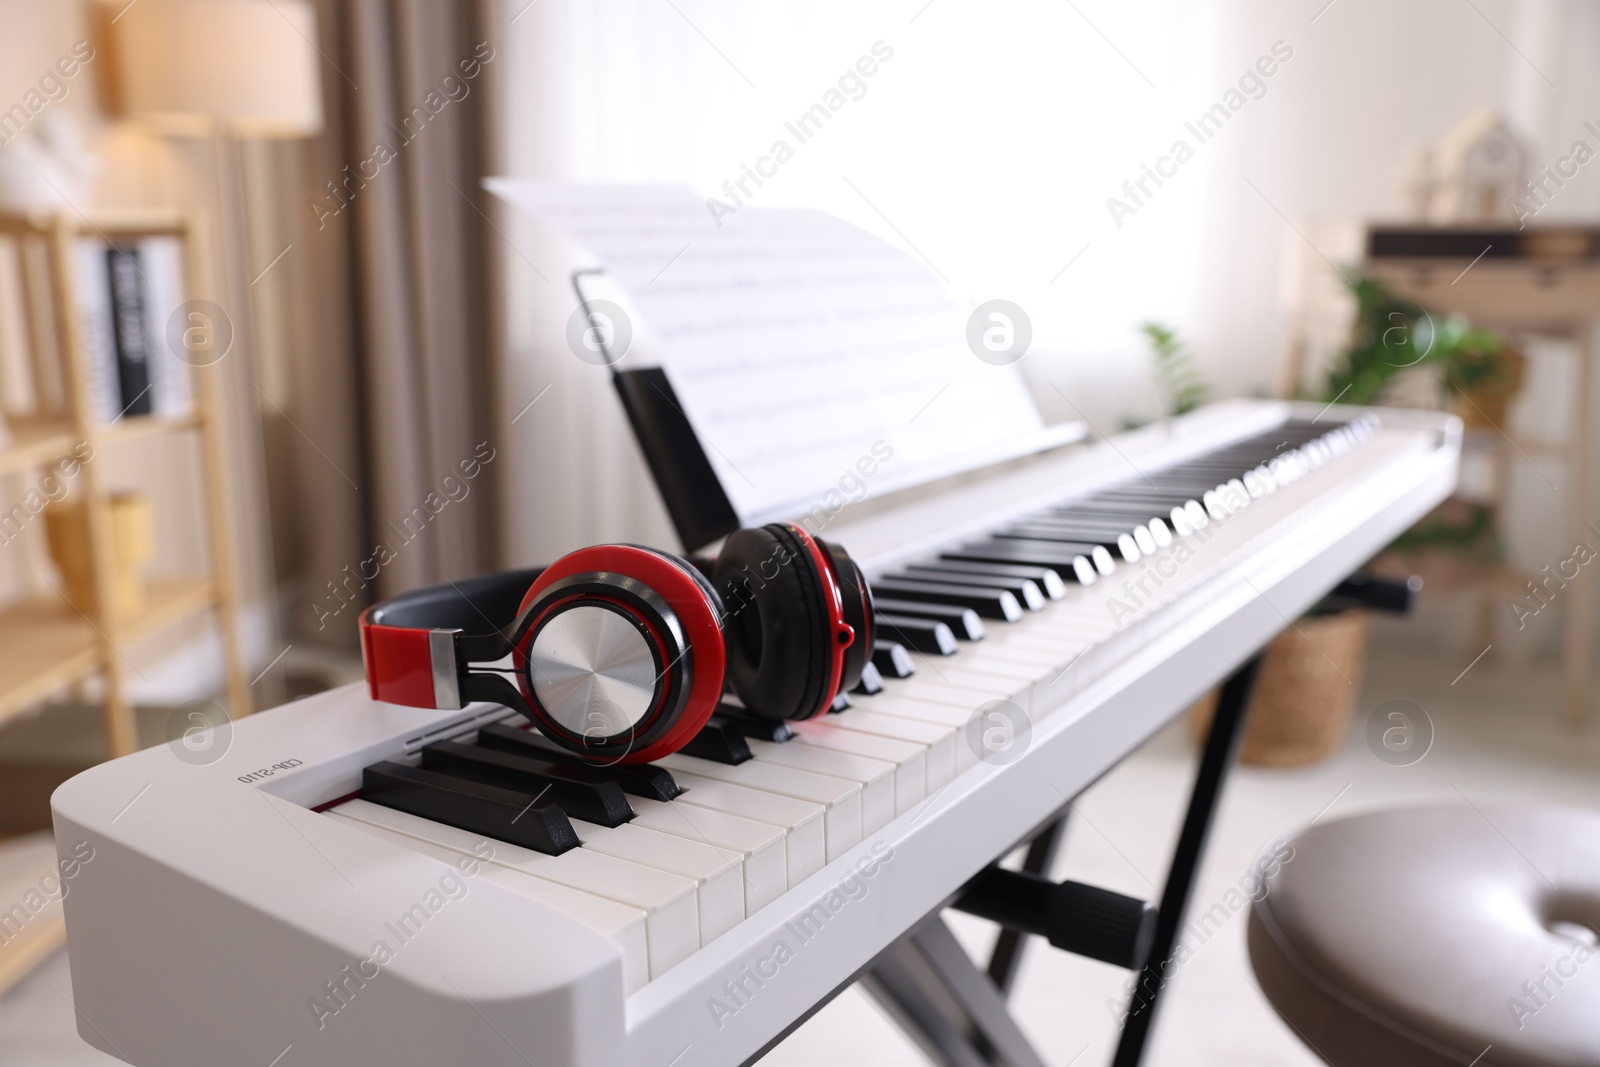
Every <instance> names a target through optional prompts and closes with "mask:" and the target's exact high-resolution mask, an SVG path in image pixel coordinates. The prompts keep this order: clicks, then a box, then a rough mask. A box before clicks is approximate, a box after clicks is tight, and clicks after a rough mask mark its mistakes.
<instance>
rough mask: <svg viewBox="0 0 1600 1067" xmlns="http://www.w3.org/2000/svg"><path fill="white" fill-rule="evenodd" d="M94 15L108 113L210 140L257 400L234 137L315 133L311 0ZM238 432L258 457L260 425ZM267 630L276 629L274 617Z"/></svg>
mask: <svg viewBox="0 0 1600 1067" xmlns="http://www.w3.org/2000/svg"><path fill="white" fill-rule="evenodd" d="M99 17H100V23H101V26H100V28H101V31H102V32H101V39H102V40H103V41H104V42H105V45H106V50H107V52H108V55H107V57H106V65H107V67H108V68H109V70H108V72H107V74H108V78H107V80H108V83H109V84H108V90H109V92H108V97H109V102H110V105H111V109H112V110H113V112H114V113H115V114H116V115H117V116H118V117H120V118H125V119H129V120H132V121H136V122H139V123H140V124H143V125H146V126H149V127H151V128H153V129H154V130H156V131H158V132H161V133H163V134H167V135H170V136H175V137H207V138H209V139H210V141H211V145H212V154H213V161H214V168H215V177H216V193H217V204H216V207H217V215H216V217H217V220H218V230H219V238H220V244H221V249H222V263H221V266H222V270H221V278H220V282H221V287H222V293H223V295H224V297H225V301H224V303H225V306H226V308H227V309H228V312H227V314H228V316H229V318H231V319H232V320H233V337H234V345H235V347H236V348H237V349H238V350H239V351H238V355H237V357H236V358H239V359H242V360H243V363H244V365H243V368H242V369H241V370H239V371H236V372H235V374H236V375H237V379H236V380H239V381H242V382H246V383H248V384H249V387H250V389H252V390H253V391H255V392H257V393H259V392H260V387H259V386H258V385H256V384H255V375H254V373H253V359H252V357H253V355H254V352H253V348H254V345H253V342H254V337H255V332H254V325H255V323H254V318H255V317H254V309H253V306H252V303H251V293H252V288H251V285H252V283H250V282H249V277H250V274H249V267H248V251H249V249H248V244H249V242H248V235H247V229H246V224H245V203H246V201H245V185H244V173H243V167H242V164H241V160H240V155H239V140H240V139H241V138H248V139H281V138H300V137H310V136H313V135H315V134H317V133H319V132H320V131H321V130H322V124H323V123H322V81H321V77H320V63H321V57H320V53H319V50H318V48H317V43H316V41H317V17H316V11H315V9H314V8H313V7H312V5H311V4H310V3H309V2H308V0H136V2H134V3H125V0H112V2H110V3H102V4H101V6H100V8H99ZM191 284H193V279H191ZM224 380H226V379H224ZM262 395H263V396H264V394H262ZM248 401H249V402H250V403H256V402H257V401H256V400H255V398H254V397H250V398H248ZM239 432H240V433H242V434H244V435H245V437H246V439H247V448H248V449H250V450H251V451H253V452H254V453H255V454H257V455H260V454H261V453H262V449H263V441H262V431H261V424H260V422H259V420H254V419H252V420H248V421H247V424H246V426H244V427H242V428H241V429H240V431H239ZM269 559H270V556H269ZM269 618H270V615H269ZM269 627H270V629H271V630H272V631H273V632H274V633H275V631H276V621H275V620H270V621H269ZM276 643H277V642H276V640H275V639H274V640H273V644H274V646H275V645H276Z"/></svg>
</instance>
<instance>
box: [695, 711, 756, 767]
mask: <svg viewBox="0 0 1600 1067" xmlns="http://www.w3.org/2000/svg"><path fill="white" fill-rule="evenodd" d="M678 751H679V752H682V753H683V754H684V755H686V756H698V757H700V758H701V759H706V760H710V761H712V762H713V763H726V764H727V765H729V766H730V767H736V766H738V765H739V764H741V763H744V762H746V761H747V760H750V759H753V758H754V756H753V755H752V754H751V752H750V742H748V741H746V740H745V738H744V734H742V733H740V732H739V731H738V730H736V729H734V727H733V724H732V723H730V722H728V720H727V719H725V718H718V716H716V715H715V714H713V715H712V716H711V718H710V719H707V720H706V724H705V725H704V726H702V727H701V728H700V732H699V733H697V734H695V735H694V736H693V737H691V738H690V739H689V743H688V744H686V745H684V746H683V747H682V748H680V749H679V750H678Z"/></svg>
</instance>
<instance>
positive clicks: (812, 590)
mask: <svg viewBox="0 0 1600 1067" xmlns="http://www.w3.org/2000/svg"><path fill="white" fill-rule="evenodd" d="M712 580H713V583H714V584H715V585H716V588H717V592H718V593H719V594H720V595H721V597H722V603H723V611H724V629H725V631H726V635H727V641H728V667H727V671H728V679H729V681H730V683H731V684H732V686H733V689H734V692H736V693H738V694H739V699H740V700H742V701H743V702H744V705H745V708H746V709H748V710H749V711H751V712H752V713H754V714H758V715H762V716H765V717H768V718H774V719H809V718H813V717H815V716H817V715H821V714H822V713H824V712H826V711H827V710H828V708H829V707H830V706H831V705H832V704H833V698H834V694H836V693H837V692H838V691H839V683H840V681H841V679H842V677H843V674H844V664H845V651H846V649H847V648H849V647H850V645H851V644H852V643H853V642H855V641H857V640H859V637H860V635H859V634H858V633H857V632H856V631H855V630H854V629H852V628H851V626H850V625H849V624H848V623H846V621H845V617H844V598H843V596H842V594H841V592H840V589H839V582H838V579H837V577H836V576H835V573H834V567H833V563H832V562H831V561H830V560H829V559H828V557H827V555H826V554H825V553H824V552H823V551H822V549H821V547H820V546H818V544H817V543H816V542H815V541H814V540H812V538H811V536H810V535H809V534H807V533H806V532H805V531H804V530H802V529H801V528H800V527H798V526H794V525H792V524H789V523H772V524H770V525H767V526H762V527H760V528H757V529H746V530H738V531H736V532H734V533H732V534H730V535H729V536H728V538H727V540H726V541H725V542H724V543H723V546H722V552H721V553H720V554H719V555H718V556H717V562H716V567H715V570H714V572H713V579H712Z"/></svg>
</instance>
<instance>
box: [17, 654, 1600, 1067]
mask: <svg viewBox="0 0 1600 1067" xmlns="http://www.w3.org/2000/svg"><path fill="white" fill-rule="evenodd" d="M1373 647H1374V650H1375V655H1374V662H1373V663H1372V664H1371V666H1370V668H1369V671H1368V676H1367V681H1366V684H1365V686H1364V689H1363V693H1362V698H1361V705H1360V708H1359V710H1358V712H1357V719H1356V723H1355V728H1354V729H1352V731H1351V736H1350V738H1349V740H1348V743H1347V744H1346V746H1345V748H1344V750H1343V751H1342V752H1341V753H1340V754H1339V755H1338V756H1336V757H1335V758H1333V759H1331V760H1329V761H1327V762H1326V763H1323V764H1321V765H1319V766H1316V767H1312V768H1308V769H1304V770H1294V771H1268V770H1260V769H1254V768H1240V769H1239V770H1237V771H1236V772H1235V774H1234V775H1233V778H1232V780H1231V782H1230V784H1229V787H1228V791H1227V793H1226V795H1225V799H1224V803H1223V807H1222V810H1221V813H1220V815H1219V817H1218V821H1217V824H1216V827H1215V830H1214V832H1213V836H1212V840H1211V846H1210V849H1209V852H1208V855H1207V860H1206V864H1205V867H1204V869H1203V871H1202V874H1201V878H1200V882H1199V885H1198V888H1197V891H1196V895H1195V898H1194V901H1193V907H1194V908H1198V909H1201V910H1203V909H1207V908H1209V907H1210V906H1211V905H1212V904H1214V903H1217V902H1218V901H1220V900H1222V897H1223V894H1224V892H1225V891H1226V890H1227V888H1228V887H1229V886H1230V885H1233V884H1234V883H1235V882H1236V881H1237V880H1238V878H1239V877H1240V876H1241V875H1242V874H1244V873H1245V872H1246V870H1247V869H1248V867H1249V865H1250V863H1251V861H1252V860H1253V858H1254V857H1255V855H1256V852H1257V850H1258V849H1259V848H1260V847H1261V846H1262V845H1263V844H1264V843H1265V842H1267V841H1268V840H1269V839H1271V838H1272V837H1273V836H1275V835H1276V834H1278V833H1279V832H1280V831H1284V830H1287V829H1290V828H1293V827H1294V826H1296V825H1299V824H1303V823H1305V822H1307V821H1308V820H1310V819H1311V818H1313V817H1315V816H1317V815H1318V813H1319V812H1322V811H1323V809H1324V808H1327V811H1326V814H1324V815H1322V818H1325V819H1326V818H1337V817H1338V816H1340V815H1342V814H1348V813H1350V812H1354V811H1358V810H1362V809H1368V808H1382V807H1390V806H1394V805H1397V804H1404V803H1408V802H1412V801H1427V800H1439V801H1445V802H1454V803H1464V801H1463V800H1462V796H1463V795H1465V796H1466V797H1468V798H1470V799H1471V800H1473V801H1481V800H1485V799H1489V798H1497V799H1511V798H1519V799H1525V800H1539V801H1548V802H1553V803H1565V804H1573V805H1581V806H1586V807H1600V774H1597V773H1596V769H1597V768H1600V723H1597V725H1596V726H1595V727H1592V728H1591V729H1589V730H1588V731H1586V732H1584V733H1581V734H1580V733H1575V732H1573V731H1572V730H1570V729H1569V728H1567V727H1566V726H1565V725H1564V724H1563V723H1562V722H1561V720H1560V717H1559V715H1558V712H1557V710H1556V709H1557V707H1558V702H1557V693H1558V689H1557V679H1556V676H1555V672H1554V669H1553V668H1551V667H1547V666H1519V667H1511V666H1501V665H1497V664H1496V663H1494V662H1493V661H1492V660H1490V659H1485V660H1484V661H1483V662H1480V663H1478V664H1476V665H1475V666H1473V667H1472V668H1471V669H1470V670H1469V671H1467V672H1466V674H1465V675H1462V676H1461V677H1460V678H1459V680H1458V681H1456V682H1454V684H1452V679H1455V678H1457V676H1458V675H1459V674H1460V672H1461V670H1462V668H1463V667H1464V666H1466V664H1465V663H1464V662H1457V661H1456V660H1453V659H1452V660H1445V659H1442V658H1438V657H1434V656H1430V655H1418V654H1414V653H1398V652H1389V653H1385V652H1384V651H1383V649H1385V648H1392V647H1393V646H1392V644H1391V643H1389V642H1387V641H1385V640H1384V638H1383V631H1382V630H1380V631H1379V633H1378V635H1377V636H1376V637H1375V640H1374V642H1373ZM1393 699H1405V700H1410V701H1413V702H1414V703H1415V704H1416V705H1418V706H1420V707H1421V708H1422V709H1423V710H1424V711H1425V712H1426V713H1427V715H1428V717H1429V718H1430V719H1431V720H1432V723H1433V725H1434V728H1435V731H1436V736H1435V739H1434V743H1433V747H1432V749H1431V750H1430V751H1429V752H1428V754H1427V756H1426V757H1425V758H1423V759H1422V760H1421V761H1420V762H1418V763H1416V764H1415V765H1413V766H1409V767H1394V766H1390V765H1388V764H1385V763H1383V762H1382V761H1380V760H1379V759H1378V758H1377V757H1376V756H1375V755H1374V754H1373V753H1372V751H1371V750H1369V749H1368V747H1367V744H1366V741H1365V738H1364V734H1363V731H1362V727H1363V725H1364V723H1365V719H1366V716H1367V714H1368V713H1369V712H1370V711H1372V710H1373V709H1374V708H1376V707H1378V706H1379V705H1381V704H1383V703H1384V702H1386V701H1389V700H1393ZM1193 766H1194V752H1193V746H1192V745H1191V744H1190V742H1189V740H1188V737H1187V734H1186V732H1185V731H1184V729H1183V727H1182V724H1181V723H1180V724H1177V725H1175V726H1174V728H1172V729H1169V730H1167V731H1166V732H1165V733H1164V734H1162V735H1161V736H1159V737H1158V738H1156V739H1155V740H1154V741H1153V742H1151V743H1150V744H1149V745H1147V746H1146V747H1145V749H1144V750H1142V751H1141V752H1139V753H1138V754H1137V755H1136V756H1135V757H1133V758H1132V759H1130V760H1128V761H1127V762H1126V763H1125V764H1124V765H1123V766H1122V767H1120V768H1118V769H1117V770H1116V771H1115V772H1114V773H1113V774H1111V775H1110V776H1108V777H1107V778H1106V779H1105V780H1103V781H1102V782H1100V783H1099V784H1098V785H1096V786H1095V787H1094V789H1092V790H1090V791H1089V792H1088V793H1087V794H1086V795H1085V796H1084V797H1083V798H1082V799H1081V800H1080V802H1079V804H1078V815H1077V817H1075V818H1074V819H1073V820H1072V822H1071V824H1070V829H1069V833H1068V840H1067V847H1066V849H1065V854H1064V856H1063V858H1062V862H1061V863H1060V865H1059V866H1058V868H1057V870H1056V872H1055V874H1056V877H1058V878H1067V877H1071V878H1074V879H1077V880H1079V881H1084V882H1090V883H1093V884H1097V885H1103V886H1106V887H1108V888H1112V889H1117V890H1120V891H1122V892H1125V893H1130V894H1136V895H1141V896H1154V895H1156V893H1157V890H1156V889H1155V883H1156V882H1158V881H1159V880H1160V879H1161V878H1162V877H1164V875H1165V870H1166V863H1167V857H1168V856H1169V855H1170V852H1171V849H1172V843H1173V840H1174V838H1175V836H1176V834H1177V826H1178V819H1179V818H1180V816H1181V812H1182V805H1183V801H1184V799H1185V797H1186V796H1187V791H1188V789H1189V778H1190V776H1191V774H1192V773H1193ZM1192 913H1193V911H1191V914H1192ZM951 921H952V924H953V925H954V926H955V927H956V928H957V932H958V934H959V935H960V936H961V937H962V938H963V940H964V941H965V942H966V943H967V945H968V947H969V948H970V949H972V950H974V951H975V952H980V951H984V950H986V948H987V944H988V942H989V940H990V939H991V938H992V932H991V930H992V928H988V927H986V926H985V924H983V923H981V922H978V921H976V920H968V919H966V917H964V916H955V917H953V918H952V920H951ZM1125 977H1126V972H1122V971H1119V970H1116V969H1115V968H1112V967H1108V966H1105V965H1103V964H1098V963H1093V962H1089V961H1085V960H1082V959H1079V958H1076V957H1071V956H1067V955H1065V954H1062V953H1058V952H1054V951H1052V950H1050V949H1048V948H1044V947H1040V946H1038V945H1037V944H1036V945H1034V946H1033V947H1032V948H1031V949H1030V951H1029V953H1028V956H1027V958H1026V960H1025V963H1024V966H1023V971H1022V976H1021V984H1020V988H1019V989H1018V992H1017V993H1016V995H1015V996H1014V998H1013V1006H1014V1009H1015V1012H1016V1015H1017V1017H1018V1018H1019V1019H1020V1020H1021V1024H1022V1027H1023V1028H1024V1029H1025V1030H1026V1031H1027V1033H1028V1034H1029V1036H1030V1037H1031V1038H1033V1040H1034V1041H1035V1043H1036V1044H1037V1046H1038V1047H1039V1049H1040V1050H1041V1051H1042V1053H1043V1055H1044V1058H1045V1059H1046V1061H1047V1062H1049V1063H1050V1064H1052V1065H1054V1067H1066V1065H1068V1064H1082V1065H1088V1064H1104V1063H1106V1062H1108V1061H1109V1059H1110V1054H1111V1050H1112V1048H1113V1045H1114V1042H1115V1038H1116V1019H1115V1011H1114V1009H1117V1008H1118V1007H1119V1006H1120V1004H1121V1001H1122V994H1121V992H1120V987H1121V985H1122V983H1123V981H1124V979H1125ZM70 995H71V983H70V978H69V975H68V970H67V961H66V957H65V955H62V956H58V957H57V958H56V959H54V960H52V961H51V962H50V963H49V964H47V965H46V966H44V967H43V968H41V969H40V970H39V971H38V972H37V973H36V974H35V975H34V976H33V977H32V978H31V979H29V980H28V981H27V982H25V983H23V984H22V985H21V986H20V987H18V988H17V989H16V990H15V991H14V992H13V993H12V994H11V995H10V996H8V997H7V998H5V1000H4V1001H3V1002H0V1064H4V1065H6V1067H80V1065H81V1067H90V1065H95V1067H106V1065H110V1064H114V1063H116V1062H117V1061H115V1060H112V1059H110V1058H108V1057H105V1056H102V1055H101V1054H99V1053H97V1052H94V1051H92V1050H91V1049H89V1047H88V1046H87V1045H84V1044H83V1043H82V1042H80V1041H79V1040H78V1038H77V1036H76V1033H75V1028H74V1023H73V1012H72V1009H71V1007H70V1005H69V1004H68V1003H67V997H70ZM763 1062H764V1063H765V1064H768V1065H772V1067H811V1065H824V1064H825V1065H828V1067H857V1065H861V1067H865V1065H869V1064H870V1065H872V1067H895V1065H900V1064H906V1065H912V1064H922V1063H923V1062H924V1060H923V1059H922V1057H921V1055H920V1054H919V1053H918V1052H917V1051H916V1050H915V1049H914V1048H913V1047H912V1046H911V1045H910V1044H909V1043H908V1042H907V1041H906V1040H905V1039H904V1038H903V1037H901V1036H900V1035H899V1033H898V1032H897V1031H895V1029H894V1028H893V1027H892V1026H891V1025H890V1024H889V1023H888V1022H887V1021H886V1020H885V1019H884V1017H883V1016H882V1015H881V1014H880V1013H879V1012H878V1010H877V1008H876V1006H875V1005H874V1004H873V1002H872V1001H871V1000H870V999H869V998H868V997H866V996H865V995H863V994H861V993H859V992H857V991H855V990H850V991H847V992H846V993H844V994H843V995H842V996H840V997H839V998H838V999H837V1000H835V1001H834V1002H833V1003H832V1004H830V1005H829V1006H828V1007H827V1008H825V1009H824V1010H822V1011H821V1012H819V1013H818V1014H817V1015H816V1016H815V1017H814V1018H813V1019H811V1020H810V1021H809V1022H807V1023H806V1024H805V1025H804V1026H802V1027H801V1028H800V1029H799V1030H797V1031H796V1032H795V1033H794V1034H793V1035H792V1036H791V1037H790V1039H789V1040H788V1041H787V1042H785V1043H784V1044H783V1045H782V1046H780V1047H779V1048H778V1049H776V1050H775V1051H774V1052H772V1053H771V1054H770V1055H769V1056H768V1057H767V1059H766V1060H765V1061H763ZM1145 1062H1146V1063H1149V1064H1152V1065H1159V1067H1169V1065H1186V1067H1187V1065H1196V1067H1198V1065H1207V1067H1209V1065H1218V1067H1222V1065H1226V1067H1255V1065H1262V1067H1266V1065H1272V1067H1285V1065H1288V1067H1299V1065H1308V1067H1310V1065H1315V1064H1316V1063H1318V1062H1319V1061H1318V1060H1317V1059H1316V1058H1315V1057H1314V1056H1312V1055H1311V1054H1310V1053H1309V1052H1307V1051H1306V1050H1305V1049H1304V1048H1303V1047H1302V1046H1301V1044H1300V1042H1299V1041H1298V1040H1297V1039H1296V1038H1295V1037H1294V1035H1293V1033H1292V1032H1291V1031H1289V1030H1288V1029H1287V1028H1286V1027H1285V1026H1283V1024H1281V1023H1280V1022H1279V1021H1278V1019H1277V1017H1276V1016H1275V1015H1274V1014H1273V1012H1272V1009H1271V1008H1270V1007H1268V1005H1267V1004H1266V1002H1265V1001H1264V1000H1263V999H1262V997H1261V995H1260V993H1259V992H1258V991H1257V990H1256V988H1255V986H1254V984H1253V980H1252V978H1251V974H1250V969H1249V965H1248V963H1247V961H1246V959H1245V952H1244V918H1243V912H1242V911H1241V912H1240V913H1239V914H1237V915H1235V917H1234V918H1233V919H1232V920H1231V922H1230V923H1229V924H1228V925H1226V926H1225V927H1224V928H1223V929H1222V930H1221V931H1220V932H1218V933H1217V934H1216V935H1215V936H1214V937H1212V938H1211V939H1210V940H1209V941H1207V942H1206V943H1205V944H1204V945H1202V946H1200V947H1199V949H1198V951H1197V952H1196V954H1195V955H1194V957H1193V958H1192V959H1191V960H1190V961H1189V962H1188V964H1187V965H1186V966H1185V967H1184V968H1183V970H1182V971H1181V972H1180V973H1179V975H1178V977H1177V979H1176V983H1175V985H1173V986H1172V987H1171V989H1170V991H1169V995H1168V996H1167V998H1166V1000H1165V1001H1164V1004H1163V1006H1162V1010H1161V1015H1160V1019H1159V1022H1158V1025H1157V1027H1156V1033H1155V1037H1154V1040H1153V1043H1152V1046H1151V1048H1150V1049H1149V1052H1148V1055H1147V1057H1146V1060H1145Z"/></svg>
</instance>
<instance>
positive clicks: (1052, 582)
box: [906, 559, 1067, 600]
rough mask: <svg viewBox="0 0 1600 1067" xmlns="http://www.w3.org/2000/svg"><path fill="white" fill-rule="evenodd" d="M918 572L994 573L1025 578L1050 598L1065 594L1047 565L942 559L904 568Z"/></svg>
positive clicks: (999, 576)
mask: <svg viewBox="0 0 1600 1067" xmlns="http://www.w3.org/2000/svg"><path fill="white" fill-rule="evenodd" d="M906 570H908V571H915V572H916V573H919V574H923V573H926V574H973V575H984V574H989V575H994V576H995V577H998V578H1025V579H1027V580H1028V581H1030V582H1033V583H1035V584H1036V585H1038V587H1039V588H1040V589H1041V590H1043V592H1044V595H1045V596H1047V597H1049V598H1050V599H1051V600H1060V599H1061V598H1062V597H1064V596H1066V595H1067V583H1066V582H1063V581H1062V580H1061V575H1059V574H1057V573H1056V572H1055V571H1053V570H1051V569H1050V568H1049V567H1025V566H1022V565H1020V564H1013V563H978V562H976V561H974V560H960V559H942V560H935V561H934V562H932V563H913V564H911V565H910V566H909V567H907V568H906Z"/></svg>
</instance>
